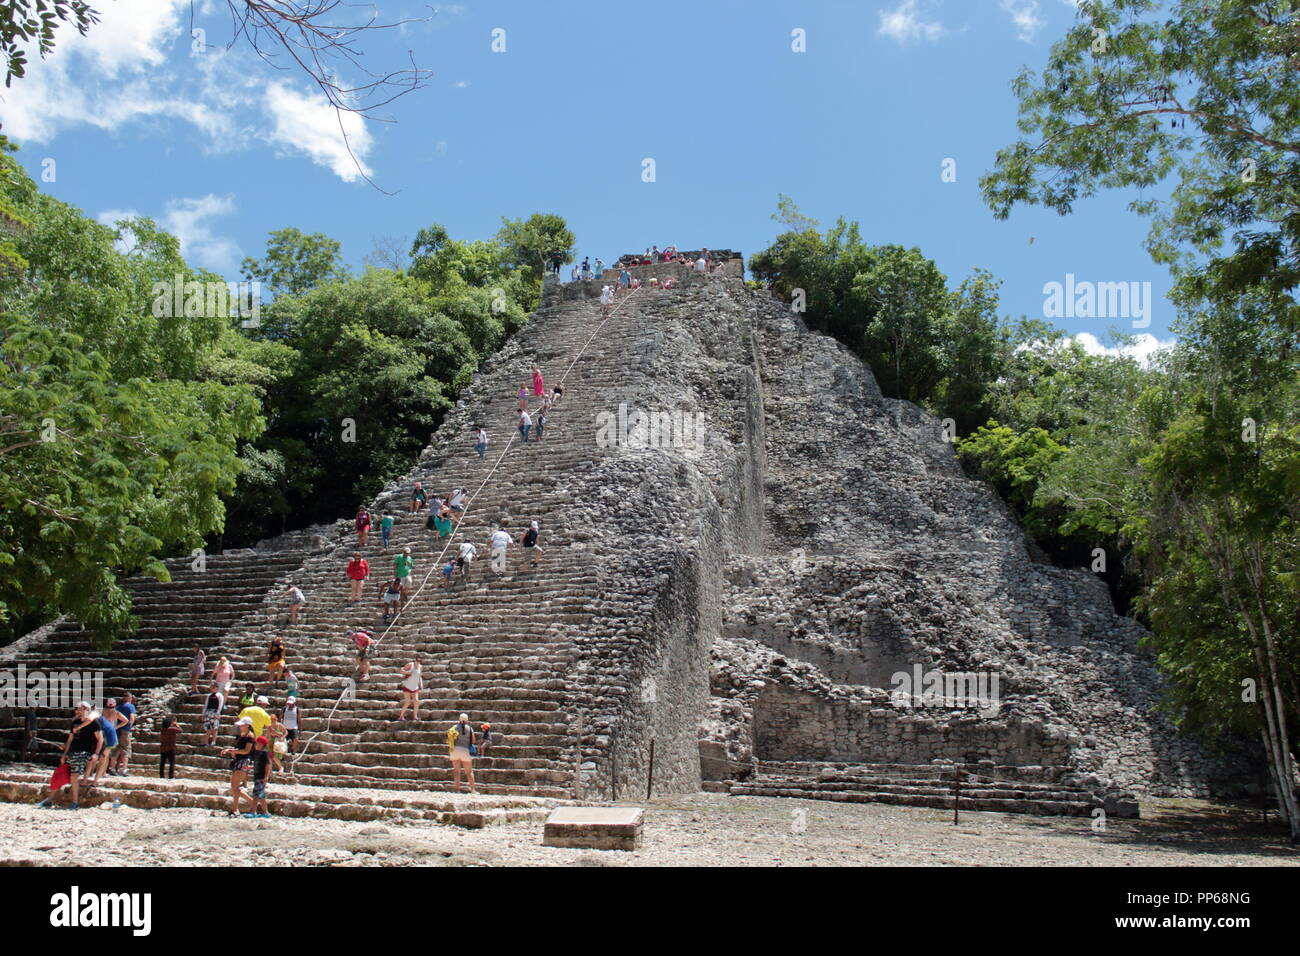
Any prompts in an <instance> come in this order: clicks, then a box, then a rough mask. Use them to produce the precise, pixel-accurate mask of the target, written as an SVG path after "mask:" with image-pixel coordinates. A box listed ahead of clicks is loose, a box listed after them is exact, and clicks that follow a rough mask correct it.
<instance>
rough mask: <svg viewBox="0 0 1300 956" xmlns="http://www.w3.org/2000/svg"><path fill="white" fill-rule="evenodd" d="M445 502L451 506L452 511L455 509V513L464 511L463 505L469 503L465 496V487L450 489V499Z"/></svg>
mask: <svg viewBox="0 0 1300 956" xmlns="http://www.w3.org/2000/svg"><path fill="white" fill-rule="evenodd" d="M447 504H448V505H450V506H451V510H452V511H455V512H457V513H460V512H462V511H464V510H465V506H466V505H467V504H469V499H468V498H466V497H465V489H464V488H453V489H451V499H450V500H449V501H448V502H447Z"/></svg>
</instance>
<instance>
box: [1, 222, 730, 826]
mask: <svg viewBox="0 0 1300 956" xmlns="http://www.w3.org/2000/svg"><path fill="white" fill-rule="evenodd" d="M564 258H565V256H564V254H562V253H556V254H555V255H553V256H552V257H551V259H550V263H551V268H552V271H553V272H554V273H555V274H557V275H558V274H559V271H560V267H561V265H562V264H563V260H564ZM677 259H678V252H677V249H676V247H675V246H669V247H667V248H665V249H664V250H663V251H662V252H661V251H660V250H659V248H658V247H657V246H654V247H651V248H648V249H647V250H646V254H645V257H644V258H643V260H642V261H641V263H637V262H636V261H630V262H621V263H620V271H619V288H620V289H622V290H628V289H632V288H636V287H637V286H638V285H639V282H638V281H637V280H635V279H633V278H632V277H631V275H630V273H629V272H628V267H629V266H635V265H637V264H650V263H654V262H661V261H662V262H673V261H677ZM699 261H700V262H702V263H703V266H702V269H703V270H707V269H708V268H709V259H708V250H705V251H704V252H703V254H702V258H701V259H700V260H699ZM605 271H606V268H605V264H604V263H603V262H602V261H601V260H600V259H596V260H595V263H594V264H592V263H591V262H590V260H589V259H587V258H584V259H583V260H582V263H581V264H580V265H575V266H574V267H573V273H572V278H573V279H574V280H575V281H585V280H592V279H600V278H602V277H603V276H604V274H605ZM664 285H665V287H667V285H668V283H667V282H665V283H664ZM615 295H616V290H615V289H614V288H613V287H611V286H608V285H607V286H605V287H604V289H603V290H602V294H601V300H600V303H601V311H602V316H603V317H605V318H608V316H609V314H610V312H611V310H612V307H613V303H614V299H615ZM514 397H515V400H516V402H517V404H516V406H515V408H516V412H517V414H518V429H519V440H520V441H521V442H522V443H537V442H543V441H544V440H545V436H546V433H547V428H548V418H549V416H550V415H551V413H552V412H553V410H554V409H555V408H557V407H558V406H559V404H560V402H561V400H562V399H563V397H564V386H563V385H562V384H557V385H555V386H554V388H552V389H549V390H548V389H547V387H546V382H545V378H544V376H543V374H542V371H541V369H540V368H538V367H536V366H534V367H533V368H532V372H531V375H530V379H529V380H528V381H525V382H523V383H522V384H520V386H519V389H518V391H517V393H516V394H515V396H514ZM473 438H474V443H473V450H474V452H475V453H476V454H477V455H478V457H479V460H480V461H486V459H487V450H488V445H489V436H488V432H487V429H486V428H485V427H484V426H483V425H482V424H478V423H476V424H475V425H474V426H473ZM470 503H471V502H470V498H469V496H468V493H467V492H466V490H465V488H463V487H460V486H457V487H453V488H451V489H450V490H449V491H447V492H445V493H443V492H430V491H428V490H426V489H425V487H424V484H423V482H420V481H416V482H414V484H413V487H412V489H411V495H410V498H409V501H408V503H407V510H406V514H407V515H408V516H419V515H420V513H421V512H426V517H425V530H426V532H427V533H428V534H429V536H430V542H431V545H432V548H433V550H434V551H435V552H437V551H438V550H439V546H440V545H442V544H443V542H444V541H445V540H446V539H447V538H449V537H452V536H453V535H454V534H455V531H456V529H457V528H458V527H459V525H460V522H461V519H462V518H463V516H464V514H465V511H466V509H467V508H468V507H469V506H470ZM396 521H397V515H395V514H394V513H393V511H392V509H387V508H386V509H384V510H383V512H382V513H381V514H379V515H375V514H372V513H371V511H370V510H369V509H368V508H367V507H366V506H364V505H362V506H361V507H359V508H358V509H357V513H356V516H355V518H354V527H355V529H356V533H357V547H356V549H355V550H354V551H353V552H352V555H351V558H350V559H349V561H348V563H347V566H346V569H345V576H346V580H347V581H348V585H349V595H348V603H350V604H352V605H356V604H360V603H361V602H362V601H363V599H364V595H365V588H366V582H367V581H371V580H374V578H373V576H372V572H371V568H370V562H369V561H368V560H367V558H366V557H365V553H366V550H367V549H369V548H370V547H371V543H370V534H371V532H372V531H373V530H374V529H375V528H376V527H378V529H379V537H380V542H379V544H380V547H381V548H382V552H383V554H385V555H386V554H388V552H389V549H390V547H391V544H392V534H393V528H394V525H395V524H396ZM540 538H541V527H540V524H539V522H538V521H537V520H532V521H529V523H528V527H527V528H525V529H523V530H522V531H520V532H519V533H518V534H516V533H515V532H513V531H512V530H511V529H510V521H509V519H502V520H501V521H500V522H499V524H498V526H497V528H496V530H494V531H493V532H492V534H491V535H490V536H489V537H488V540H487V541H486V542H485V544H486V547H487V550H488V554H489V557H490V560H489V570H490V574H491V575H492V577H494V578H499V577H501V576H503V575H505V574H506V573H507V572H508V569H509V552H510V550H511V548H514V547H516V546H517V547H518V549H519V559H518V563H517V565H516V573H522V572H523V570H524V569H525V568H528V569H536V568H537V567H538V565H539V563H540V559H541V557H542V555H543V553H544V552H543V549H542V547H541V545H540V543H539V542H540ZM442 554H443V555H444V556H446V557H447V560H446V561H445V563H441V564H440V565H439V567H438V570H439V571H440V572H441V576H442V579H443V585H444V586H447V587H454V586H455V583H456V580H457V579H458V578H459V580H460V581H461V582H462V583H463V584H464V583H468V582H469V581H470V578H471V572H472V569H473V565H474V561H475V560H476V558H477V556H478V548H477V547H476V546H475V545H474V544H473V543H472V542H470V541H467V540H462V541H461V542H460V543H459V545H458V546H457V548H456V550H455V552H454V553H453V552H451V551H450V550H449V548H448V547H447V546H445V545H444V546H443V549H442ZM415 568H416V561H415V558H414V557H413V555H412V549H411V547H410V545H406V546H403V547H402V548H401V550H400V551H399V552H398V553H397V554H396V555H395V556H394V557H393V559H392V569H393V571H392V576H391V577H390V576H388V575H387V574H385V575H383V576H382V578H381V579H379V582H378V600H379V612H380V618H381V620H382V621H383V624H384V625H385V626H386V625H388V624H389V623H391V622H392V621H393V620H394V619H395V618H396V617H397V615H399V614H400V613H401V612H402V611H404V610H405V608H406V606H407V604H408V602H409V601H410V600H411V598H412V596H413V593H414V590H416V589H413V588H412V580H413V578H414V573H415ZM282 603H283V604H284V605H286V607H287V611H288V623H289V624H290V625H297V624H299V623H300V621H301V620H302V614H303V610H304V608H305V607H306V605H307V596H306V595H305V594H304V593H303V591H302V590H301V588H299V587H298V586H296V585H294V584H292V583H290V584H288V585H287V586H286V588H285V590H284V592H283V594H282ZM346 639H347V640H349V641H350V642H351V643H352V645H353V647H354V648H355V654H356V662H357V669H356V675H357V677H356V679H357V681H358V682H365V681H368V680H369V679H370V666H371V661H372V656H373V653H374V651H375V649H376V647H377V646H378V643H379V641H378V639H377V638H376V637H375V636H374V634H373V633H371V632H370V631H368V630H365V629H363V628H357V629H353V630H350V631H348V633H347V635H346ZM288 654H289V649H288V646H287V644H286V641H285V639H284V637H282V636H280V635H273V636H272V637H271V639H270V640H269V642H268V644H267V650H266V682H267V683H268V684H269V689H270V691H271V692H272V693H278V691H279V685H281V684H282V685H283V704H282V705H280V706H278V707H277V706H274V705H273V704H272V701H271V697H270V696H269V695H268V694H266V693H259V691H258V688H257V685H256V684H255V683H246V684H245V686H244V689H243V691H242V692H239V691H236V692H232V689H231V688H232V687H233V686H235V667H234V665H233V664H232V663H231V661H230V659H229V658H228V657H225V656H222V657H219V658H218V659H217V661H216V662H215V664H214V665H212V666H211V668H210V671H209V662H208V660H207V655H206V653H205V652H204V651H203V649H202V648H201V647H198V646H195V647H194V648H193V656H192V658H191V662H190V695H191V696H192V697H197V696H201V695H203V691H202V688H203V687H204V686H205V685H206V695H205V696H204V700H203V706H202V708H201V710H200V716H199V729H200V734H201V736H200V741H201V743H200V745H201V746H202V747H204V748H218V742H217V738H218V735H219V734H220V733H221V722H222V718H223V715H224V714H225V713H226V711H227V710H228V709H231V708H233V710H234V739H233V741H232V743H231V744H230V745H229V746H224V747H219V748H218V749H217V751H216V752H217V754H218V755H219V756H221V757H223V758H227V759H229V761H230V764H229V770H230V808H229V810H228V812H229V813H230V814H231V815H238V814H240V813H241V812H242V815H243V816H244V817H247V818H261V817H269V816H270V811H269V806H268V803H267V788H268V786H269V784H270V781H271V780H272V778H273V776H274V775H275V774H277V773H283V772H284V764H285V762H286V761H290V760H292V759H293V757H294V755H295V753H296V749H297V747H298V746H299V741H300V740H301V739H302V738H301V735H302V731H303V714H302V708H301V706H300V705H299V703H298V696H299V691H300V687H299V682H298V678H297V676H296V675H295V674H294V672H293V670H292V669H291V668H290V667H289V661H288ZM423 689H424V679H423V665H422V664H421V661H420V658H419V656H418V655H416V656H415V657H414V658H413V659H412V660H411V661H409V662H407V663H406V664H405V665H404V666H403V667H402V669H401V677H400V684H399V694H400V700H399V704H400V710H399V711H398V716H397V720H399V721H405V720H406V719H407V716H406V715H407V712H408V711H409V712H410V714H411V718H412V719H413V720H416V721H418V720H419V719H420V694H421V692H422V691H423ZM138 716H139V714H138V710H137V707H136V704H135V698H134V696H133V695H131V694H125V695H123V697H122V700H121V702H120V703H119V702H118V701H117V700H115V699H113V698H109V699H107V700H105V701H104V706H103V708H102V709H96V708H95V707H94V706H93V705H92V703H91V702H89V701H82V702H81V703H79V704H78V705H77V706H76V708H75V710H74V715H73V718H72V721H71V725H70V727H69V729H68V732H67V736H66V738H65V740H64V741H63V745H62V749H61V754H60V756H61V761H60V765H59V767H58V769H57V770H56V771H55V774H54V776H53V777H52V778H51V781H50V794H49V796H48V797H46V798H45V799H44V800H42V801H41V802H40V804H38V805H39V806H43V807H53V806H55V803H54V797H55V794H56V793H58V792H59V791H60V790H62V789H63V787H65V786H68V787H70V788H71V798H72V799H71V803H70V804H69V809H73V810H75V809H78V808H79V807H80V806H81V799H82V797H83V795H84V794H85V792H86V791H87V790H88V789H90V788H93V787H95V786H97V785H98V784H99V783H100V781H101V780H102V778H103V777H104V776H110V777H112V776H127V775H128V774H129V763H130V760H131V741H132V737H133V734H134V733H135V725H136V720H137V718H138ZM34 718H35V714H34V711H33V712H32V713H31V714H29V717H28V724H27V727H28V733H27V738H28V744H27V747H26V748H25V749H28V750H37V749H38V746H37V743H36V729H35V719H34ZM157 733H158V742H159V754H158V775H159V777H166V778H168V779H172V778H175V776H176V753H177V743H178V741H179V739H180V736H181V733H182V728H181V725H180V722H179V720H178V718H176V717H175V716H173V715H171V714H168V715H165V716H164V717H163V719H162V721H161V724H160V727H159V729H158V732H157ZM498 736H499V734H498ZM492 741H493V730H492V725H491V724H490V723H486V722H485V723H482V724H481V725H480V726H479V727H478V728H477V729H476V728H474V727H473V726H472V725H471V724H470V720H469V716H468V715H467V714H463V713H462V714H461V715H460V716H459V718H458V719H457V721H456V723H455V724H454V725H452V726H451V727H450V728H449V729H448V730H447V751H448V757H449V759H450V760H451V765H452V771H453V786H454V787H455V789H457V790H460V789H462V785H461V778H462V773H463V774H464V778H465V782H466V783H467V784H468V787H469V789H470V790H471V791H474V790H475V784H474V770H473V764H472V760H473V758H474V757H475V756H478V755H480V754H482V753H486V752H487V750H488V749H489V748H490V746H491V744H492Z"/></svg>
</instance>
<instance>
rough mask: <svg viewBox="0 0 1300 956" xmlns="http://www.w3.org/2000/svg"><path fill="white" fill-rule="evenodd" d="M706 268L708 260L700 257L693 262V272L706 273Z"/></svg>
mask: <svg viewBox="0 0 1300 956" xmlns="http://www.w3.org/2000/svg"><path fill="white" fill-rule="evenodd" d="M708 268H709V260H708V259H706V258H704V257H703V256H700V257H699V258H698V259H696V260H695V271H696V272H707V271H708Z"/></svg>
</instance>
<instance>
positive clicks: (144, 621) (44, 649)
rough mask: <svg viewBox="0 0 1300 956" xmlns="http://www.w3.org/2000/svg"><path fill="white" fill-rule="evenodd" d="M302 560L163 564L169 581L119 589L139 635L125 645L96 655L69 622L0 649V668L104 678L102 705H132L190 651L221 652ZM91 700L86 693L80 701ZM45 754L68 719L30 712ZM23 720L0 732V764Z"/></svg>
mask: <svg viewBox="0 0 1300 956" xmlns="http://www.w3.org/2000/svg"><path fill="white" fill-rule="evenodd" d="M305 557H306V551H303V550H284V551H254V550H240V551H231V552H227V553H225V554H221V555H209V556H207V557H206V558H205V561H204V565H203V566H202V569H201V570H195V569H194V568H193V567H192V562H191V560H190V559H189V558H176V559H169V560H168V561H166V562H165V564H166V565H167V570H168V572H169V573H170V575H171V581H169V582H161V581H158V580H156V579H155V578H152V577H143V576H138V577H132V578H128V579H126V580H125V581H124V582H123V587H124V588H125V590H126V591H127V593H128V594H130V595H131V598H132V610H133V613H134V614H135V615H136V616H137V617H138V618H139V619H140V627H139V629H138V630H137V631H136V633H135V634H134V635H132V636H131V638H130V639H128V640H124V641H122V642H120V643H119V644H118V645H117V646H115V647H113V648H112V649H111V650H102V649H100V648H97V647H96V646H95V645H94V644H93V643H91V641H90V640H88V638H87V636H86V635H85V634H84V633H83V632H82V630H81V626H80V625H79V624H77V623H76V622H75V621H72V620H60V621H58V622H56V623H54V624H53V625H52V626H51V627H49V628H47V629H46V632H45V633H42V634H40V639H39V640H32V639H30V638H24V639H22V640H20V641H19V642H17V643H16V644H15V645H11V646H10V647H8V648H5V649H4V652H3V653H2V654H0V666H3V667H5V668H15V669H16V668H18V667H20V666H25V667H26V668H27V670H28V671H29V672H31V671H41V672H43V673H45V674H47V675H54V674H60V673H68V672H88V671H99V672H102V677H103V692H104V696H106V697H120V696H121V695H122V694H123V693H125V692H127V691H130V692H132V693H134V694H136V695H137V696H138V697H143V696H145V695H147V694H148V693H149V692H150V691H154V690H156V689H159V688H162V687H164V686H166V685H167V684H169V683H174V682H175V681H176V680H177V674H178V673H180V672H182V671H184V672H185V673H187V674H188V670H189V662H190V660H191V658H192V656H193V648H194V647H195V646H196V645H197V646H199V647H201V648H203V650H204V651H205V652H206V653H208V654H212V653H214V652H215V651H216V650H217V648H219V647H220V646H221V642H222V639H223V638H224V636H225V635H226V633H227V632H228V631H229V630H230V628H232V627H234V626H235V625H236V624H237V623H238V622H239V621H240V620H241V619H243V618H245V617H247V616H249V615H251V614H255V613H257V611H258V609H259V608H260V607H261V605H262V602H263V599H264V598H265V596H266V594H267V592H268V590H271V589H273V588H274V587H275V584H276V582H277V581H280V580H283V579H284V578H285V577H287V576H288V575H289V574H290V573H291V572H293V571H294V570H295V569H296V568H298V567H300V566H301V565H302V563H303V560H304V558H305ZM83 696H89V691H88V690H87V692H86V693H85V694H84V695H83ZM36 713H37V719H38V721H39V727H40V732H39V734H38V738H39V740H40V741H41V745H42V749H43V750H57V749H58V748H59V747H61V746H62V744H63V739H64V730H65V727H66V724H67V721H68V719H69V711H68V710H67V709H66V708H58V709H55V708H50V707H38V708H36ZM21 716H22V715H21V714H15V715H13V718H12V719H11V720H10V721H5V722H4V724H5V725H4V726H0V759H14V758H15V757H17V756H18V751H19V750H20V749H21V747H22V742H23V731H22V726H21V719H20V718H21Z"/></svg>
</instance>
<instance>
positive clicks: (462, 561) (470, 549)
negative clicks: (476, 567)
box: [456, 541, 478, 581]
mask: <svg viewBox="0 0 1300 956" xmlns="http://www.w3.org/2000/svg"><path fill="white" fill-rule="evenodd" d="M476 557H478V548H476V547H474V545H472V544H470V543H469V542H468V541H462V542H461V545H460V554H459V555H458V556H457V558H456V566H457V567H458V568H459V569H460V576H461V580H463V581H469V572H470V566H471V565H472V564H473V563H474V559H475V558H476Z"/></svg>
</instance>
